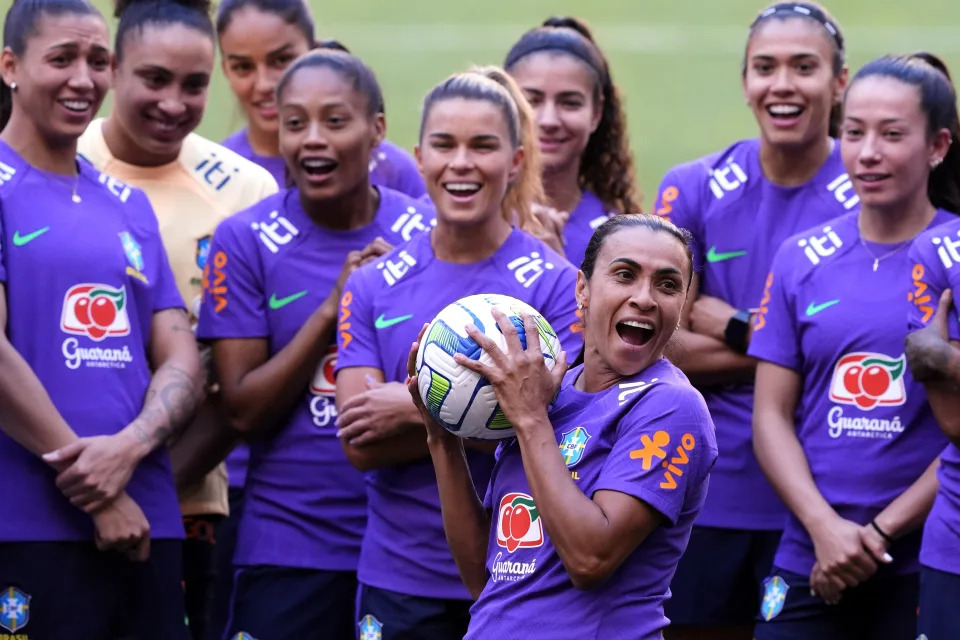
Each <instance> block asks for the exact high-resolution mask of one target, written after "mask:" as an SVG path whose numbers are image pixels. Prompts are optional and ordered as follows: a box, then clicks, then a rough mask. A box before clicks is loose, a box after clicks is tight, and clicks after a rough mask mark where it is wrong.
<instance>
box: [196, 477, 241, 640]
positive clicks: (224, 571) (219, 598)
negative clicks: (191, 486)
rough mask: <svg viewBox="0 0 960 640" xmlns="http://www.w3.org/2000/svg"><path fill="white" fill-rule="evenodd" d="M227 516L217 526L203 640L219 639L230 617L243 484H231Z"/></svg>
mask: <svg viewBox="0 0 960 640" xmlns="http://www.w3.org/2000/svg"><path fill="white" fill-rule="evenodd" d="M227 495H228V496H229V501H230V515H229V516H227V517H226V518H224V519H223V520H222V521H221V522H220V526H219V527H218V528H217V544H216V545H215V546H214V548H213V565H214V567H213V573H214V576H213V582H212V584H211V585H210V590H211V593H210V610H209V613H208V615H207V629H206V631H205V633H204V636H205V638H206V640H221V638H223V632H224V631H225V630H226V628H227V618H229V617H230V600H231V598H232V597H233V577H234V576H233V573H234V571H233V553H234V552H235V551H236V550H237V529H238V528H239V526H240V516H241V515H243V487H230V489H229V492H228V494H227Z"/></svg>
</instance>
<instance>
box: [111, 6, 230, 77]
mask: <svg viewBox="0 0 960 640" xmlns="http://www.w3.org/2000/svg"><path fill="white" fill-rule="evenodd" d="M113 15H114V17H115V18H119V19H120V23H119V24H118V25H117V37H116V41H115V44H114V50H115V53H116V57H117V63H120V62H121V61H122V60H123V49H124V45H125V44H126V41H127V38H128V37H130V36H131V35H132V34H134V33H136V34H138V35H139V34H140V33H142V32H143V30H144V29H145V28H146V27H147V25H154V26H172V25H178V24H179V25H183V26H185V27H188V28H190V29H193V30H195V31H199V32H200V33H202V34H203V35H205V36H207V37H208V38H210V41H211V42H215V41H216V33H215V32H214V30H213V21H212V20H211V19H210V0H115V2H114V12H113Z"/></svg>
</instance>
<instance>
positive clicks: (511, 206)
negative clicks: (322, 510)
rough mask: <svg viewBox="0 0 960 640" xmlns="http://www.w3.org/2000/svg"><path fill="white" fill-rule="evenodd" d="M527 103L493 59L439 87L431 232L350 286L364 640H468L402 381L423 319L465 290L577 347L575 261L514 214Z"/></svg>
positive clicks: (342, 352)
mask: <svg viewBox="0 0 960 640" xmlns="http://www.w3.org/2000/svg"><path fill="white" fill-rule="evenodd" d="M529 110H530V106H529V105H528V104H527V102H526V100H525V99H524V97H523V94H522V92H521V91H520V89H519V87H517V85H516V83H514V82H513V80H512V79H511V78H510V77H509V76H507V75H506V73H505V72H504V71H502V70H500V69H496V68H493V67H491V68H485V69H477V70H473V71H469V72H466V73H460V74H456V75H454V76H451V77H450V78H448V79H447V80H445V81H443V82H441V83H440V84H438V85H437V86H436V87H434V88H433V89H432V90H431V91H430V93H428V94H427V96H426V98H425V100H424V106H423V113H422V116H421V123H422V124H421V133H420V143H419V145H418V147H417V149H416V156H417V160H418V162H419V164H420V170H421V172H422V173H423V176H424V179H425V181H426V184H427V190H428V192H429V194H430V199H431V200H432V201H433V202H434V203H436V205H437V225H436V228H435V229H434V230H433V231H431V232H430V233H429V234H423V235H420V236H417V237H416V238H414V239H413V240H412V241H410V242H408V243H406V244H404V245H402V246H399V247H397V248H396V249H395V250H394V251H393V252H392V253H390V254H389V255H387V256H385V257H384V258H382V259H381V260H379V261H376V262H374V263H372V264H370V265H368V266H366V267H364V268H362V269H360V270H358V271H357V272H356V273H355V274H354V275H352V276H351V277H350V279H349V280H348V281H347V285H346V287H345V289H344V295H343V299H342V301H341V311H340V318H341V327H342V328H341V330H340V331H339V332H338V346H339V353H338V361H337V374H336V375H337V406H338V407H339V410H340V432H339V436H340V438H341V439H342V442H343V446H344V449H345V451H346V453H347V457H348V458H349V459H350V461H351V462H352V463H353V464H354V466H356V467H357V468H358V469H360V470H363V471H370V473H368V474H367V497H368V501H369V508H368V524H367V531H366V534H365V536H364V539H363V547H362V549H361V553H360V565H359V569H358V578H359V581H360V584H361V586H360V595H359V598H358V602H359V609H358V615H359V618H360V619H359V624H360V629H361V631H362V632H364V633H365V635H364V636H363V637H364V638H369V637H382V638H383V640H391V639H399V638H410V639H423V640H434V639H436V640H446V639H450V638H462V637H463V634H464V633H465V631H466V629H467V624H468V622H469V608H470V605H471V600H470V594H469V592H468V591H467V589H466V588H465V587H464V585H463V582H462V581H461V579H460V576H459V575H458V573H457V568H456V566H455V564H454V561H453V558H452V557H451V555H450V549H449V548H448V547H447V544H446V542H445V539H444V533H443V522H442V518H441V514H440V497H439V495H438V493H437V481H436V477H435V475H434V471H433V466H432V465H431V464H430V461H429V458H428V456H429V452H428V450H427V447H426V438H425V437H424V435H425V434H424V431H423V422H422V420H421V418H420V414H419V412H418V411H417V409H416V407H415V405H414V404H413V402H412V400H411V398H410V395H409V392H408V391H407V389H406V386H405V384H404V382H405V381H406V378H407V355H408V354H409V353H410V344H411V343H412V342H413V341H414V340H415V339H416V337H417V332H418V331H419V329H420V327H421V326H423V324H424V323H425V322H429V321H430V320H432V319H433V318H434V316H435V315H436V314H437V313H438V312H439V311H440V310H441V309H442V308H443V307H445V306H446V305H447V304H449V303H451V302H454V301H455V300H457V299H459V298H461V297H463V296H466V295H470V294H473V293H502V294H506V295H511V296H514V297H516V298H519V299H521V300H523V301H524V302H527V303H528V304H530V305H531V306H533V307H534V308H535V309H537V310H539V311H540V312H541V313H542V314H543V316H544V317H545V318H546V319H547V320H548V321H549V322H550V324H551V325H552V326H553V328H554V330H555V331H556V333H557V336H558V337H559V339H560V341H561V344H562V345H563V346H564V348H566V349H568V350H571V351H574V352H575V351H576V350H578V349H579V348H580V340H579V337H578V336H577V335H575V334H573V333H572V331H571V328H572V325H573V324H574V323H575V322H576V321H577V316H576V313H575V312H576V306H575V302H574V297H573V287H574V284H575V281H576V270H575V269H574V268H573V267H572V266H571V265H570V264H569V263H568V262H567V261H566V260H564V259H563V258H562V257H561V256H559V255H558V254H556V253H555V252H553V251H552V250H550V249H549V248H548V247H547V246H546V245H545V244H544V243H543V242H542V241H540V240H537V239H536V238H534V237H532V236H530V235H528V234H527V233H525V232H523V231H521V230H519V229H518V228H517V227H514V226H513V225H512V224H511V222H510V221H512V220H517V221H518V223H519V224H520V225H521V226H522V225H523V224H525V223H527V222H528V221H529V220H530V219H531V217H532V215H533V214H532V212H531V207H532V205H533V203H534V199H535V196H536V194H538V193H542V191H541V186H540V167H539V162H538V150H537V147H536V144H537V143H536V140H535V132H534V128H533V127H534V123H533V117H532V114H531V113H530V112H529ZM523 112H526V113H525V114H524V115H521V114H522V113H523ZM347 323H349V325H348V326H345V325H346V324H347ZM476 446H477V448H478V449H479V450H477V451H474V450H471V451H470V453H469V454H468V462H469V465H470V469H471V473H472V477H473V481H474V482H475V483H476V486H478V487H480V489H479V490H483V488H484V487H485V486H486V484H487V480H488V478H489V474H490V469H491V467H492V465H493V457H492V456H491V455H490V454H491V453H492V452H493V446H492V445H490V444H489V443H483V444H479V445H476ZM378 634H379V635H378Z"/></svg>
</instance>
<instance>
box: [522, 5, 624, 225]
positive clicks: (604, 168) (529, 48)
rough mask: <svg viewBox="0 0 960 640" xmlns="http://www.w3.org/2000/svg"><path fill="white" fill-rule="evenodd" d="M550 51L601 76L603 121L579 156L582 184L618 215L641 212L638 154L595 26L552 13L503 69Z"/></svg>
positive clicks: (597, 91)
mask: <svg viewBox="0 0 960 640" xmlns="http://www.w3.org/2000/svg"><path fill="white" fill-rule="evenodd" d="M543 51H550V52H555V53H564V54H566V55H569V56H572V57H574V58H576V59H577V60H579V61H581V62H583V63H584V64H586V65H587V67H588V68H589V69H590V71H591V72H592V73H593V75H594V77H595V78H596V84H595V86H594V95H593V99H594V102H595V103H597V104H600V103H602V105H603V108H602V112H601V115H600V124H599V125H598V126H597V129H596V130H595V131H594V132H593V134H592V135H591V136H590V139H589V140H588V141H587V148H586V149H585V150H584V152H583V156H582V157H581V158H580V174H579V182H580V187H581V188H582V189H586V190H589V191H591V192H593V193H594V194H595V195H596V196H597V197H598V198H600V201H601V202H603V204H604V206H606V207H607V208H608V209H610V210H613V211H616V212H619V213H637V212H639V211H640V192H639V189H638V188H637V184H636V175H635V172H634V168H633V156H632V154H631V153H630V141H629V139H628V135H627V122H626V116H625V115H624V112H623V104H622V101H621V99H620V92H619V90H618V89H617V85H616V84H614V82H613V80H612V78H611V77H610V66H609V64H608V63H607V59H606V57H605V56H604V55H603V52H602V51H601V50H600V47H598V46H597V43H596V41H595V40H594V38H593V33H592V32H591V31H590V28H589V27H588V26H587V25H586V23H584V22H583V21H582V20H579V19H577V18H572V17H553V18H549V19H547V20H546V21H544V23H543V24H542V25H541V26H539V27H536V28H534V29H531V30H530V31H527V32H526V33H525V34H523V36H522V37H521V38H520V40H519V41H517V43H516V44H515V45H513V47H512V48H511V49H510V52H509V53H507V58H506V61H505V62H504V68H505V69H506V70H507V71H510V70H511V69H512V68H514V67H515V66H516V65H517V63H518V62H520V61H521V60H523V59H524V58H526V57H527V56H529V55H532V54H534V53H540V52H543Z"/></svg>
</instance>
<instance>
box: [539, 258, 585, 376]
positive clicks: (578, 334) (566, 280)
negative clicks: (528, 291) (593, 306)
mask: <svg viewBox="0 0 960 640" xmlns="http://www.w3.org/2000/svg"><path fill="white" fill-rule="evenodd" d="M564 265H565V266H566V261H564ZM576 288H577V272H576V270H575V269H573V268H572V267H567V268H564V269H563V270H562V272H561V273H560V274H559V276H558V277H557V279H556V280H555V282H554V284H553V287H552V288H551V289H550V290H549V291H548V292H545V293H546V296H545V297H544V298H543V301H542V302H541V303H540V304H539V305H534V306H535V307H537V308H538V309H539V310H540V312H541V313H542V314H543V317H544V318H546V319H547V322H549V323H550V326H551V327H553V330H554V331H555V332H556V333H557V338H558V339H559V340H560V346H561V348H563V350H564V351H566V352H567V361H568V362H573V359H574V358H576V357H577V354H578V353H580V347H581V346H582V345H583V337H582V336H583V333H582V330H581V329H580V318H579V317H578V316H577V295H576Z"/></svg>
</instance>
